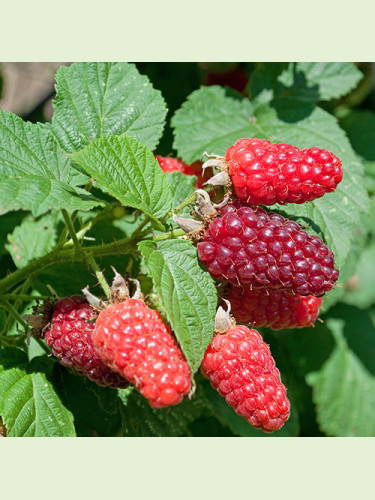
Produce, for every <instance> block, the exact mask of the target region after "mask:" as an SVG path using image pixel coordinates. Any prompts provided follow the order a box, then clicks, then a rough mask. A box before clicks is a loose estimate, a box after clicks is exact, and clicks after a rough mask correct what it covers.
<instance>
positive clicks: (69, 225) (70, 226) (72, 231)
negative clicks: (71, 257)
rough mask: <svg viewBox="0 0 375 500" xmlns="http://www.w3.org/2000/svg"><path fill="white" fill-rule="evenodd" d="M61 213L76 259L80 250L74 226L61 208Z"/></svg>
mask: <svg viewBox="0 0 375 500" xmlns="http://www.w3.org/2000/svg"><path fill="white" fill-rule="evenodd" d="M61 212H62V214H63V217H64V220H65V224H66V227H67V228H68V231H69V234H70V237H71V238H72V240H73V243H74V250H75V253H76V257H78V256H79V255H80V254H81V253H82V249H81V245H80V244H79V241H78V238H77V235H76V232H75V229H74V226H73V222H72V219H71V218H70V216H69V214H68V212H67V211H66V210H65V208H63V209H62V210H61Z"/></svg>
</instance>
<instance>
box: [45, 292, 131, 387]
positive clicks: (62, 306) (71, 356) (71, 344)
mask: <svg viewBox="0 0 375 500" xmlns="http://www.w3.org/2000/svg"><path fill="white" fill-rule="evenodd" d="M93 317H94V311H93V309H92V307H91V305H90V304H89V303H88V302H87V301H86V299H85V298H84V297H82V296H80V295H73V296H72V297H66V298H63V299H59V300H58V301H57V302H56V303H55V304H54V309H53V314H52V318H51V323H50V326H49V328H48V330H47V331H46V333H45V341H46V343H47V344H48V345H49V346H50V347H51V349H52V352H53V354H54V355H55V356H56V357H57V358H58V359H59V361H60V363H61V364H63V365H64V366H67V367H68V368H71V369H72V370H73V371H74V372H76V373H78V374H79V375H85V376H86V377H88V378H89V379H90V380H92V381H93V382H95V383H97V384H98V385H102V386H110V387H113V388H125V387H128V385H129V382H128V381H127V380H126V379H125V378H124V377H121V375H119V374H118V373H115V372H114V371H112V370H111V369H110V368H108V366H107V365H106V364H105V363H104V362H103V360H102V359H101V357H100V356H99V353H98V351H97V349H96V348H95V347H94V344H93V341H92V332H93V331H94V328H95V323H88V321H90V320H92V318H93Z"/></svg>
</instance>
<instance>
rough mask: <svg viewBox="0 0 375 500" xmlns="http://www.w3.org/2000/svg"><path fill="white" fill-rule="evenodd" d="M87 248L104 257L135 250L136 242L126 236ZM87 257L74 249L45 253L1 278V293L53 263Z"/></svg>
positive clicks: (79, 259) (97, 255)
mask: <svg viewBox="0 0 375 500" xmlns="http://www.w3.org/2000/svg"><path fill="white" fill-rule="evenodd" d="M87 250H88V251H89V252H90V253H91V255H92V256H93V257H104V256H105V255H115V254H129V253H134V252H135V250H136V243H135V242H134V241H132V240H131V239H129V238H124V239H122V240H118V241H114V242H112V243H107V244H105V245H93V246H90V247H87ZM85 258H86V255H83V254H82V253H81V254H80V255H79V256H77V255H76V254H75V250H74V249H71V248H69V249H65V248H63V249H59V248H56V249H55V250H53V251H52V252H51V253H49V254H47V255H44V256H43V257H40V258H39V259H36V260H33V261H32V262H30V264H28V265H27V266H25V267H24V268H22V269H17V271H14V272H13V273H12V274H10V275H8V276H6V277H5V278H3V279H2V280H0V294H3V293H5V292H6V291H8V290H9V289H11V288H13V287H14V286H15V285H17V284H18V283H20V282H21V281H23V280H24V279H26V278H30V277H33V276H36V275H37V274H38V273H39V272H40V271H41V270H43V269H45V268H46V267H49V266H51V265H52V264H60V263H62V262H70V261H78V262H82V261H83V260H85Z"/></svg>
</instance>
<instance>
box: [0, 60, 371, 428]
mask: <svg viewBox="0 0 375 500" xmlns="http://www.w3.org/2000/svg"><path fill="white" fill-rule="evenodd" d="M366 68H367V67H365V69H363V68H362V67H361V66H360V67H358V66H357V65H355V64H353V63H256V64H255V63H254V64H252V63H241V64H236V63H226V64H225V63H224V64H223V63H222V64H216V65H215V64H208V63H204V64H203V63H200V64H193V63H186V64H185V63H179V64H177V63H165V64H163V63H159V64H156V63H147V64H146V63H142V64H130V63H91V62H90V63H72V64H71V65H69V66H61V67H60V68H59V69H58V71H57V73H56V76H55V91H56V93H55V96H54V98H53V102H52V106H53V115H52V119H51V120H50V121H47V120H43V119H42V120H40V117H39V118H38V120H39V121H25V120H24V119H23V118H22V117H21V116H17V115H16V114H13V113H12V112H5V111H2V110H0V171H1V178H0V262H1V266H0V437H12V436H118V437H119V436H130V437H136V436H257V437H278V436H280V437H282V436H289V437H292V436H343V437H344V436H375V419H374V418H373V416H374V414H375V361H374V360H375V286H374V282H375V266H374V261H375V246H374V232H375V219H374V216H373V213H374V209H375V205H374V203H375V201H374V200H375V196H374V193H375V163H374V161H375V146H374V144H375V114H374V111H371V109H368V108H371V106H372V101H371V88H372V87H371V86H372V81H373V79H372V75H371V73H370V74H369V73H368V71H367V69H366ZM374 107H375V106H374ZM371 208H373V210H371ZM369 214H370V215H369Z"/></svg>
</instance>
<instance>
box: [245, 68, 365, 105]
mask: <svg viewBox="0 0 375 500" xmlns="http://www.w3.org/2000/svg"><path fill="white" fill-rule="evenodd" d="M362 78H363V75H362V73H361V71H359V70H358V69H357V68H356V67H355V66H354V64H352V63H345V62H298V63H289V64H288V65H286V63H265V64H263V65H261V66H260V67H259V68H258V69H257V70H256V71H255V72H254V75H253V78H252V81H251V84H250V89H251V94H252V96H253V97H255V96H256V97H257V100H258V102H265V101H267V100H271V99H274V103H273V104H275V101H276V100H279V104H280V105H282V100H292V99H293V100H294V101H300V102H301V103H302V102H304V103H305V104H307V103H309V102H310V103H311V104H312V103H314V102H317V101H328V100H330V99H332V98H338V97H341V96H343V95H346V94H347V93H348V92H350V91H351V90H352V89H354V87H355V86H356V85H357V84H358V83H359V81H360V80H361V79H362Z"/></svg>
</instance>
